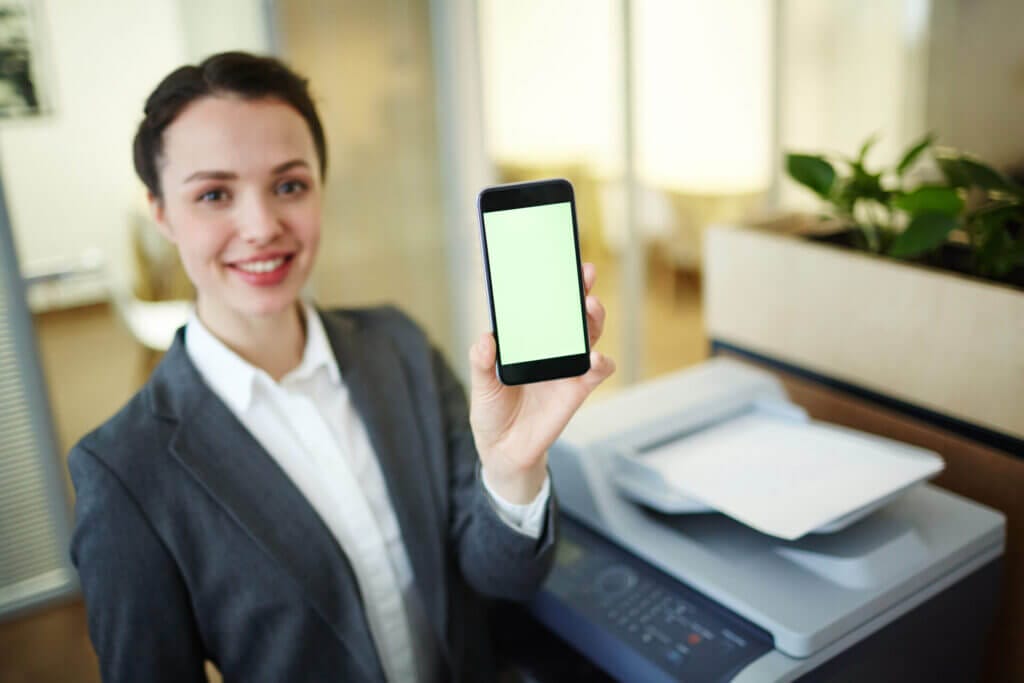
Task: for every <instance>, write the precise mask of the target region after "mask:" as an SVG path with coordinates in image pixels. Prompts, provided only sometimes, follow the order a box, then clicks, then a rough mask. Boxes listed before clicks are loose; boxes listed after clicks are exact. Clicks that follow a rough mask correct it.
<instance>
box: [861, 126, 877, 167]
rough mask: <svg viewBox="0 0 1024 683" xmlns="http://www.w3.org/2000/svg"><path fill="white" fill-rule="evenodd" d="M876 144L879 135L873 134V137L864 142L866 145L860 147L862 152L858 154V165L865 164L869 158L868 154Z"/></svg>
mask: <svg viewBox="0 0 1024 683" xmlns="http://www.w3.org/2000/svg"><path fill="white" fill-rule="evenodd" d="M876 142H878V133H873V134H872V135H871V137H869V138H868V139H867V140H865V141H864V144H863V145H861V146H860V152H859V153H858V154H857V164H859V165H863V164H864V159H866V158H867V156H868V152H870V151H871V148H872V147H874V146H875V143H876Z"/></svg>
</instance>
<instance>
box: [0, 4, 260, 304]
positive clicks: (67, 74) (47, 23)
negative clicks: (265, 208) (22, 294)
mask: <svg viewBox="0 0 1024 683" xmlns="http://www.w3.org/2000/svg"><path fill="white" fill-rule="evenodd" d="M38 8H39V11H38V14H39V16H40V19H41V20H42V21H41V26H40V28H41V32H42V35H43V40H44V41H45V42H44V45H43V49H44V50H45V51H46V52H47V53H48V62H49V69H48V71H49V79H48V81H49V86H50V88H51V89H52V96H51V99H52V101H53V112H52V113H50V114H46V115H44V116H42V117H40V118H39V119H36V120H25V121H14V122H3V123H0V172H2V174H3V181H4V190H5V195H6V198H7V203H8V210H9V212H10V215H11V221H12V224H13V231H14V236H15V241H16V243H17V247H18V254H19V259H20V261H21V266H22V270H23V272H24V273H25V274H26V275H33V274H38V273H41V272H45V271H48V270H52V269H59V268H63V267H67V266H69V265H73V264H76V263H78V262H80V261H81V260H82V258H83V255H85V254H88V253H89V252H90V250H92V251H94V252H95V251H96V250H99V252H100V253H102V255H103V257H104V260H105V262H106V264H107V267H108V269H109V270H110V272H112V273H115V274H120V275H119V276H118V277H123V273H124V272H125V271H126V270H127V269H128V263H129V261H128V254H129V253H130V252H129V250H128V249H129V243H128V221H129V216H130V214H131V212H132V211H133V210H138V209H139V207H141V206H144V201H143V197H144V195H143V189H142V185H141V183H140V182H139V181H138V180H137V178H136V176H135V172H134V168H133V166H132V153H131V143H132V137H133V135H134V132H135V128H136V126H137V125H138V123H139V121H140V120H141V118H142V107H143V103H144V101H145V98H146V96H147V95H148V94H149V93H150V91H152V89H153V88H154V87H155V86H156V84H157V83H158V82H159V81H160V79H161V78H163V77H164V76H165V75H166V74H167V73H169V72H170V71H171V70H172V69H174V68H175V67H177V66H179V65H180V64H183V63H185V62H186V61H191V62H195V61H196V60H197V59H199V58H201V57H203V56H206V55H207V54H210V53H211V52H215V51H218V50H220V49H228V48H236V47H237V48H240V49H250V50H260V49H262V48H263V46H264V45H265V44H266V38H265V31H264V29H263V24H262V12H261V3H260V2H259V0H224V1H223V2H217V3H205V4H204V3H201V2H198V0H146V2H139V1H137V0H90V2H81V1H80V0H43V1H41V2H40V3H39V5H38ZM106 288H107V282H106V281H105V280H102V279H95V280H92V281H84V282H82V283H80V284H78V285H77V286H70V287H69V286H65V287H61V288H59V289H57V290H56V291H51V292H48V293H47V294H48V295H47V296H45V297H42V298H40V297H38V296H36V297H32V299H33V304H35V307H36V308H39V307H49V306H60V305H70V304H74V303H81V302H85V301H95V300H99V299H103V298H105V297H106ZM43 289H47V288H43ZM51 289H52V288H51Z"/></svg>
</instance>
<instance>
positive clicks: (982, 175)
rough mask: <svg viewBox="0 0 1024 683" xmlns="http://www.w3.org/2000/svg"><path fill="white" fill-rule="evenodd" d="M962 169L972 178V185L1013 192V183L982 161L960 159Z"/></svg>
mask: <svg viewBox="0 0 1024 683" xmlns="http://www.w3.org/2000/svg"><path fill="white" fill-rule="evenodd" d="M960 168H961V169H963V171H964V173H966V174H967V177H968V178H970V180H971V184H972V185H976V186H977V187H981V188H984V189H986V190H1004V191H1011V190H1013V183H1011V182H1010V181H1009V180H1007V179H1006V178H1005V177H1004V176H1003V174H1002V173H1000V172H999V171H997V170H995V169H994V168H992V167H991V166H986V165H985V164H983V163H981V162H980V161H975V160H973V159H968V158H967V157H960Z"/></svg>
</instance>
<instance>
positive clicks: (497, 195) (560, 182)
mask: <svg viewBox="0 0 1024 683" xmlns="http://www.w3.org/2000/svg"><path fill="white" fill-rule="evenodd" d="M564 202H569V207H570V212H571V214H572V241H573V249H574V251H575V256H576V280H577V287H578V290H579V301H580V316H581V318H582V321H583V345H584V349H585V350H584V352H583V353H581V354H575V355H571V356H559V357H556V358H541V359H538V360H532V361H524V362H522V363H510V364H507V365H506V364H502V363H501V360H500V359H501V339H500V338H499V336H498V321H497V318H496V316H495V311H494V296H493V294H492V293H491V266H490V261H489V259H488V254H487V232H486V230H485V229H484V213H486V212H489V211H505V210H507V209H522V208H526V207H530V206H542V205H545V204H560V203H564ZM477 216H478V219H479V224H480V245H481V249H482V251H483V262H484V280H485V284H486V288H487V305H488V309H489V311H490V314H491V331H492V332H493V334H494V342H495V345H496V346H497V349H496V351H497V352H496V360H497V362H496V366H497V374H498V379H499V380H500V381H501V383H502V384H508V385H516V384H528V383H531V382H544V381H547V380H552V379H561V378H563V377H576V376H578V375H582V374H584V373H585V372H587V371H588V370H589V369H590V334H589V331H588V329H587V309H586V302H585V296H586V294H585V291H584V289H583V270H582V265H581V261H580V238H579V227H578V224H577V222H576V198H575V193H574V192H573V187H572V183H570V182H569V181H568V180H566V179H565V178H551V179H547V180H535V181H530V182H525V183H512V184H508V185H494V186H492V187H487V188H484V189H483V190H481V191H480V194H479V195H478V196H477Z"/></svg>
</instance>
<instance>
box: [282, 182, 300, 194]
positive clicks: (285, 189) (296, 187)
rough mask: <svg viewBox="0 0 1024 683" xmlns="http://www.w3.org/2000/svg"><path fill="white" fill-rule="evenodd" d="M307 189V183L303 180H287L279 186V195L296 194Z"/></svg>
mask: <svg viewBox="0 0 1024 683" xmlns="http://www.w3.org/2000/svg"><path fill="white" fill-rule="evenodd" d="M305 189H306V183H304V182H302V181H301V180H286V181H285V182H283V183H281V184H280V185H278V186H277V193H278V194H295V193H296V192H302V191H303V190H305Z"/></svg>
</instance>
